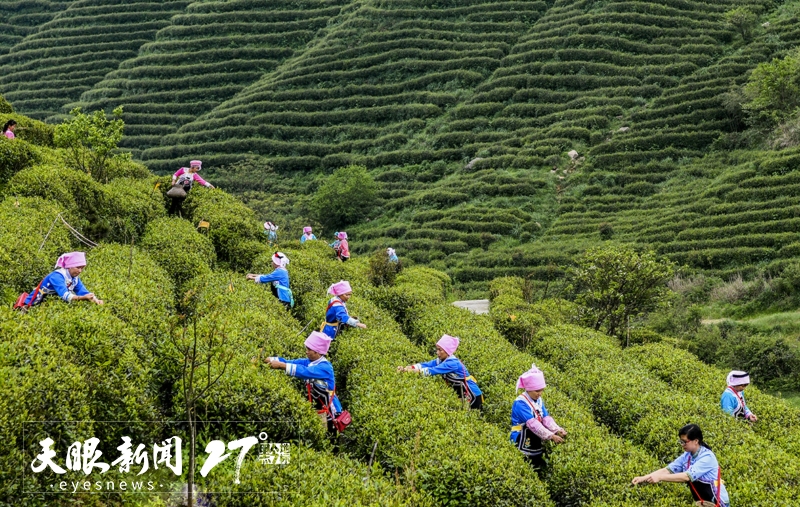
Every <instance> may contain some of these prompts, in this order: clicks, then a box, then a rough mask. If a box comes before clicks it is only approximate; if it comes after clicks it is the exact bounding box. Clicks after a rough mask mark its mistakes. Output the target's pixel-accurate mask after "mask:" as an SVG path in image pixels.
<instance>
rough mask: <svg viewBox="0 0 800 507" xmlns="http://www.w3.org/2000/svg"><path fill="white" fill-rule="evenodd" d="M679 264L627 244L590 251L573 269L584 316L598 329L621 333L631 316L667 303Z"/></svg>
mask: <svg viewBox="0 0 800 507" xmlns="http://www.w3.org/2000/svg"><path fill="white" fill-rule="evenodd" d="M674 273H675V267H674V265H673V263H672V262H670V261H660V260H658V259H657V258H656V255H655V253H654V252H652V251H648V252H644V253H641V254H639V253H637V252H636V251H635V250H633V249H632V248H630V247H627V246H603V247H595V248H592V249H590V250H588V251H587V252H586V253H585V254H584V255H583V256H582V257H581V258H580V259H579V260H578V262H577V266H576V267H574V268H573V269H572V270H571V273H570V274H571V277H572V288H573V289H574V290H575V293H576V295H575V300H576V302H577V303H578V304H580V305H583V306H584V308H583V309H582V313H583V318H584V319H585V321H586V322H587V324H588V325H590V326H591V327H593V328H594V329H595V330H600V329H601V328H605V330H606V332H607V333H608V334H610V335H619V334H620V333H622V331H623V327H624V326H625V324H626V323H627V322H628V319H629V318H630V317H635V316H637V315H640V314H642V313H644V312H646V311H648V310H651V309H653V308H655V307H657V306H658V305H659V304H660V303H662V302H664V301H665V299H666V296H667V294H668V291H669V289H668V288H667V286H666V282H667V280H669V279H670V278H672V276H673V274H674Z"/></svg>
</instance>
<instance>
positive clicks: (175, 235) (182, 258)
mask: <svg viewBox="0 0 800 507" xmlns="http://www.w3.org/2000/svg"><path fill="white" fill-rule="evenodd" d="M140 245H141V247H142V248H144V249H145V251H146V252H147V253H148V254H149V255H150V258H152V259H153V260H154V261H156V263H157V264H158V265H159V266H161V268H162V269H163V270H164V271H166V272H167V273H169V276H170V277H171V278H172V280H173V282H174V283H175V288H176V289H177V290H181V289H182V287H183V284H185V283H186V282H187V281H189V280H190V279H192V278H194V277H195V276H197V275H201V274H206V273H209V272H210V270H211V266H212V265H213V264H214V263H215V262H216V259H217V256H216V253H215V252H214V245H213V244H212V243H211V240H210V239H208V238H207V237H205V236H204V235H202V234H200V233H199V232H197V230H196V229H195V228H194V227H193V226H192V224H191V223H189V222H187V221H186V220H183V219H181V218H159V219H156V220H153V221H152V222H150V223H149V224H147V228H146V229H145V234H144V236H143V237H142V241H141V243H140Z"/></svg>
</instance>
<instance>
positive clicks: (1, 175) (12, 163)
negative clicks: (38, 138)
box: [0, 139, 42, 183]
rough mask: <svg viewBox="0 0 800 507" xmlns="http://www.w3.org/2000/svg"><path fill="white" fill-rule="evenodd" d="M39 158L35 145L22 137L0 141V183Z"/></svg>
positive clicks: (39, 159)
mask: <svg viewBox="0 0 800 507" xmlns="http://www.w3.org/2000/svg"><path fill="white" fill-rule="evenodd" d="M0 141H2V139H0ZM41 159H42V157H41V155H40V154H39V151H38V150H37V149H36V147H35V146H33V145H31V144H29V143H27V142H26V141H24V140H22V139H14V140H13V142H11V141H9V140H8V139H6V140H5V141H3V142H2V143H0V183H2V182H6V181H8V180H9V179H10V178H11V177H12V176H14V175H15V174H16V173H18V172H20V171H22V170H23V169H25V168H28V167H31V166H32V165H34V164H36V163H37V162H39V161H41Z"/></svg>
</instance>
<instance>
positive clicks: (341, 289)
mask: <svg viewBox="0 0 800 507" xmlns="http://www.w3.org/2000/svg"><path fill="white" fill-rule="evenodd" d="M348 292H353V289H351V288H350V282H346V281H344V280H342V281H341V282H336V283H335V284H333V285H331V286H330V287H328V294H330V295H332V296H341V295H342V294H347V293H348Z"/></svg>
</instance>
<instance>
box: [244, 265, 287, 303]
mask: <svg viewBox="0 0 800 507" xmlns="http://www.w3.org/2000/svg"><path fill="white" fill-rule="evenodd" d="M272 265H273V266H274V267H275V270H274V271H273V272H272V273H270V274H268V275H257V274H255V273H248V274H247V279H248V280H252V281H254V282H256V283H269V284H271V285H270V288H271V289H272V295H273V296H275V297H276V298H278V300H280V302H281V303H283V304H284V305H285V306H286V308H292V307H293V306H294V295H293V294H292V289H290V288H289V271H288V270H287V269H286V266H288V265H289V257H287V256H286V254H284V253H283V252H275V254H274V255H273V256H272Z"/></svg>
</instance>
